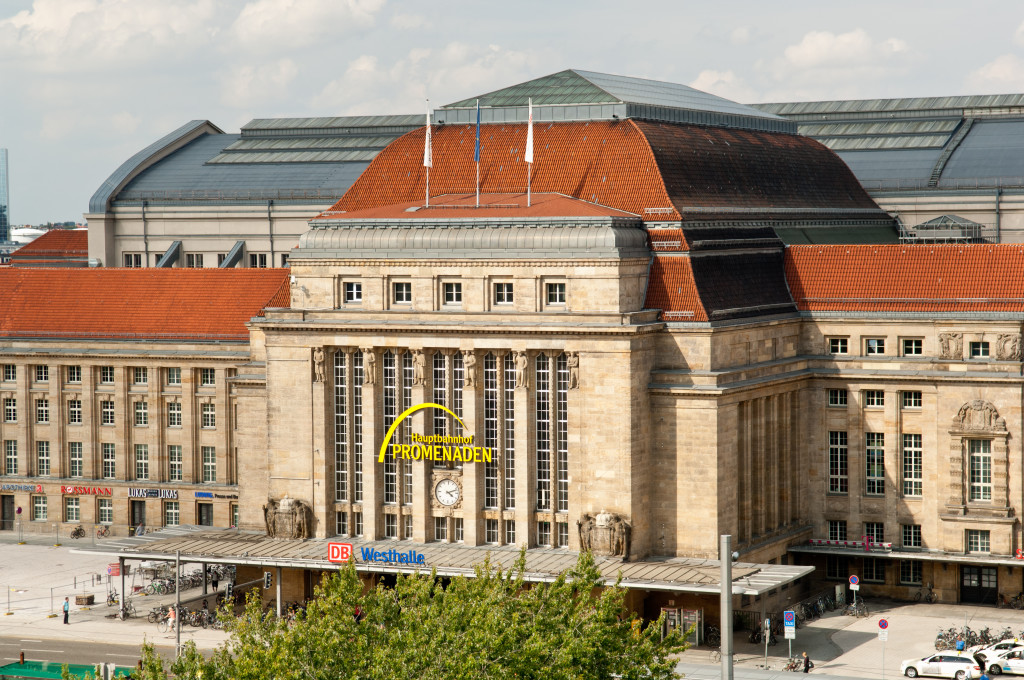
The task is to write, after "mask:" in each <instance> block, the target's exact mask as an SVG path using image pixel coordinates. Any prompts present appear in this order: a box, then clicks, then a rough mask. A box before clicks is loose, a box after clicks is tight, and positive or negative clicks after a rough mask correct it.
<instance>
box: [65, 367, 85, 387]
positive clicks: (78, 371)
mask: <svg viewBox="0 0 1024 680" xmlns="http://www.w3.org/2000/svg"><path fill="white" fill-rule="evenodd" d="M67 376H68V382H69V383H80V382H82V367H81V366H68V368H67Z"/></svg>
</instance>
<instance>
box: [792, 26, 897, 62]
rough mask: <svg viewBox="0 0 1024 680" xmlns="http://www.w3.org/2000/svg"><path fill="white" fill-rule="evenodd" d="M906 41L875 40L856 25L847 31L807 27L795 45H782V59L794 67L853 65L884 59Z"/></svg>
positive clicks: (894, 52) (895, 52)
mask: <svg viewBox="0 0 1024 680" xmlns="http://www.w3.org/2000/svg"><path fill="white" fill-rule="evenodd" d="M907 49H908V48H907V44H906V43H905V42H904V41H902V40H898V39H896V38H889V39H887V40H882V41H880V42H875V41H874V40H872V39H871V37H870V36H869V35H868V34H867V33H865V32H864V30H863V29H860V28H858V29H856V30H853V31H850V32H849V33H840V34H839V35H836V34H835V33H830V32H829V31H811V32H810V33H808V34H807V35H805V36H804V39H803V40H801V41H800V43H799V44H797V45H790V46H789V47H787V48H786V49H785V52H784V54H785V59H786V61H787V62H788V63H789V64H790V65H791V66H793V67H794V68H797V69H809V68H817V67H823V66H833V65H857V64H867V63H875V62H879V61H884V60H886V59H888V58H889V57H891V56H892V55H896V54H899V53H902V52H906V51H907Z"/></svg>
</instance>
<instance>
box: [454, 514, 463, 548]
mask: <svg viewBox="0 0 1024 680" xmlns="http://www.w3.org/2000/svg"><path fill="white" fill-rule="evenodd" d="M453 529H454V531H455V542H456V543H462V542H464V541H465V540H466V534H465V524H464V523H463V521H462V518H461V517H456V518H455V526H454V527H453Z"/></svg>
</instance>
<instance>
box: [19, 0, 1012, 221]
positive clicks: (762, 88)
mask: <svg viewBox="0 0 1024 680" xmlns="http://www.w3.org/2000/svg"><path fill="white" fill-rule="evenodd" d="M567 68H578V69H583V70H589V71H598V72H604V73H613V74H619V75H627V76H638V77H643V78H651V79H654V80H665V81H670V82H676V83H683V84H686V85H690V86H691V87H695V88H697V89H700V90H704V91H706V92H710V93H713V94H716V95H719V96H722V97H726V98H728V99H733V100H735V101H739V102H742V103H747V104H750V103H758V102H779V101H811V100H822V99H876V98H889V97H924V96H953V95H971V94H1007V93H1019V92H1024V3H1022V2H1020V1H1019V0H998V1H996V0H991V1H986V0H976V1H975V2H970V3H968V2H963V1H962V0H958V1H957V2H951V1H948V0H930V1H924V0H896V1H894V0H885V1H884V2H876V1H875V0H866V1H865V0H861V1H860V2H855V3H838V2H821V0H815V1H814V2H806V1H804V0H788V1H787V2H784V3H783V2H764V1H763V0H756V1H752V0H733V1H729V0H725V1H721V0H720V1H719V2H706V1H705V2H700V3H695V2H690V1H689V0H659V1H653V0H652V1H646V0H633V1H632V2H622V1H621V0H619V1H617V2H606V1H605V0H586V1H580V0H544V1H539V0H538V1H535V0H517V2H501V3H499V2H482V1H480V0H475V1H470V2H460V3H439V2H429V3H428V2H423V1H422V0H421V1H419V2H417V1H414V0H0V147H6V148H7V149H8V150H9V156H10V162H9V164H10V203H11V205H10V210H11V213H10V216H11V221H12V223H13V224H39V223H44V222H48V221H65V220H75V221H78V222H82V221H83V214H84V213H85V212H86V210H87V209H88V203H89V198H90V196H91V195H92V194H93V193H94V192H95V191H96V189H97V188H98V187H99V186H100V185H101V184H102V183H103V181H104V180H105V179H106V178H107V177H108V176H109V175H110V174H111V173H112V172H113V171H114V170H115V169H116V168H117V167H118V166H119V165H120V164H121V163H122V162H124V161H125V160H127V159H128V158H129V157H130V156H131V155H132V154H134V153H136V152H137V151H139V150H140V149H142V148H144V147H146V146H148V145H149V144H151V143H152V142H154V141H156V140H157V139H159V138H160V137H162V136H164V135H165V134H167V133H168V132H171V131H172V130H174V129H176V128H178V127H180V126H181V125H183V124H184V123H186V122H188V121H190V120H194V119H205V120H209V121H211V122H213V123H214V124H215V125H217V126H218V127H219V128H221V129H222V130H224V131H225V132H237V131H238V130H239V129H240V128H241V126H242V125H244V124H245V123H247V122H248V121H250V120H252V119H254V118H273V117H304V116H344V115H362V114H405V113H420V112H422V111H424V109H425V105H424V99H426V98H429V99H430V100H431V104H432V106H441V105H444V104H448V103H451V102H454V101H458V100H460V99H464V98H468V97H472V96H474V95H478V94H483V93H485V92H489V91H491V90H496V89H499V88H502V87H506V86H508V85H513V84H515V83H519V82H522V81H525V80H529V79H531V78H536V77H540V76H544V75H548V74H550V73H556V72H558V71H562V70H564V69H567Z"/></svg>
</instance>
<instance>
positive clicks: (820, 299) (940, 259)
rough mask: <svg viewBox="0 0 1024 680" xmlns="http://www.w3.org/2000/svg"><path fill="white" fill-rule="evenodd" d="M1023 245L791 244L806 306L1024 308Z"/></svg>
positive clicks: (793, 280) (792, 281) (790, 263)
mask: <svg viewBox="0 0 1024 680" xmlns="http://www.w3.org/2000/svg"><path fill="white" fill-rule="evenodd" d="M1022 273H1024V246H1022V245H1013V244H1002V245H981V244H979V245H916V244H915V245H847V246H843V245H834V246H791V247H789V248H787V249H786V279H787V281H788V283H789V289H790V291H791V293H792V296H793V299H794V301H795V302H796V304H797V306H798V307H799V309H801V310H810V311H877V312H975V311H994V312H1020V311H1024V276H1022Z"/></svg>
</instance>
